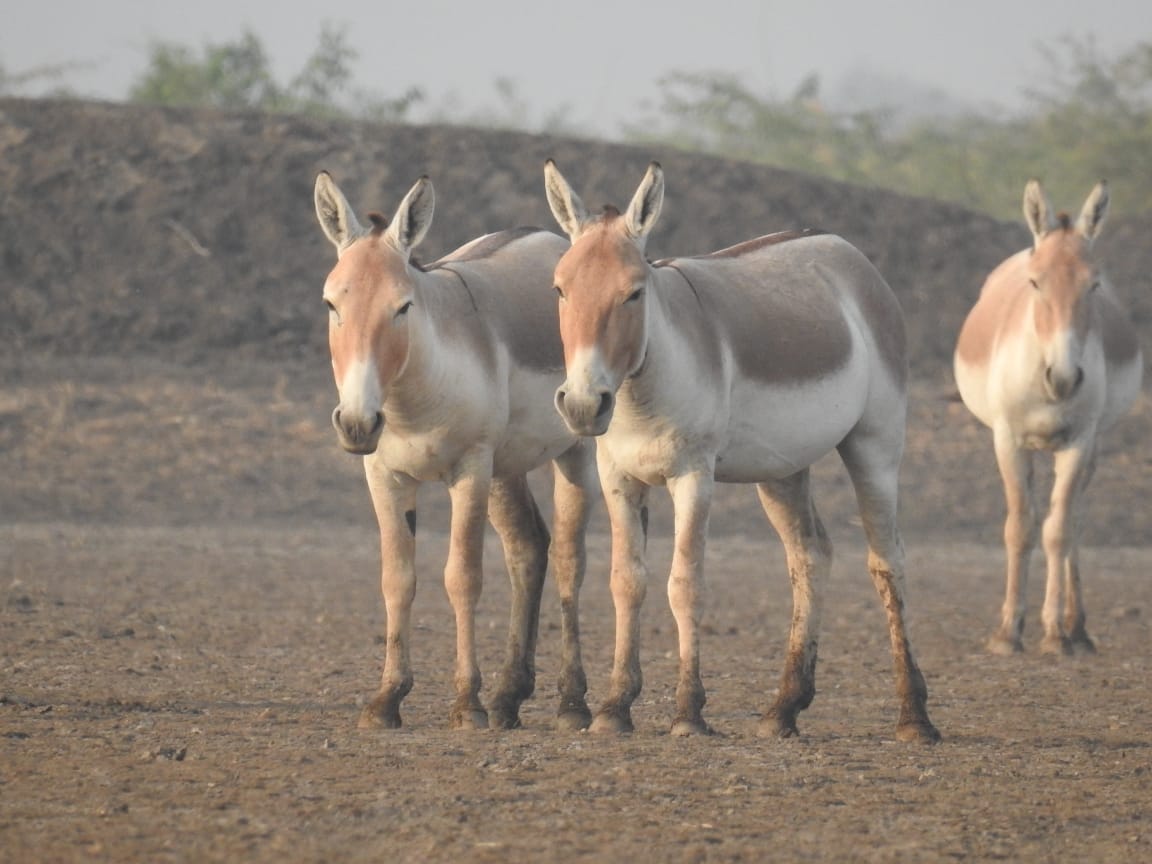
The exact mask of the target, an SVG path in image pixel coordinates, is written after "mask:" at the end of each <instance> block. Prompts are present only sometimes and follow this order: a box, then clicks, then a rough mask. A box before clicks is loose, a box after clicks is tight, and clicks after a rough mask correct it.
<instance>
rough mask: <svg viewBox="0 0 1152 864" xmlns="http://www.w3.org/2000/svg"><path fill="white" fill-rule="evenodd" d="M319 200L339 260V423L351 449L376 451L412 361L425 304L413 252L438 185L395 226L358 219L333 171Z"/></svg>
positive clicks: (335, 336) (405, 205)
mask: <svg viewBox="0 0 1152 864" xmlns="http://www.w3.org/2000/svg"><path fill="white" fill-rule="evenodd" d="M315 198H316V217H317V218H318V219H319V220H320V227H321V228H322V229H324V234H325V235H326V236H327V237H328V239H329V240H331V241H332V244H333V245H334V246H335V247H336V257H337V260H336V266H335V267H334V268H333V269H332V272H331V273H329V274H328V279H327V280H326V281H325V283H324V303H325V305H326V306H327V307H328V347H329V350H330V351H331V354H332V372H333V374H334V375H335V377H336V388H337V390H338V392H339V394H340V402H339V404H338V405H337V406H336V409H335V410H334V411H333V412H332V425H333V426H334V427H335V428H336V435H337V436H338V438H339V440H340V446H342V447H343V448H344V449H345V450H347V451H348V452H350V453H360V454H367V453H372V452H374V451H375V450H376V445H377V443H378V442H379V440H380V433H381V432H382V431H383V430H384V402H385V400H386V399H387V394H388V389H389V387H390V386H391V385H392V383H393V382H394V381H395V380H396V379H397V378H398V377H399V376H400V375H401V374H403V372H404V367H405V364H406V363H407V361H408V352H409V339H410V326H411V319H412V318H413V316H414V315H416V314H418V310H417V309H416V308H415V305H416V304H418V303H419V298H418V296H417V290H416V281H415V279H414V265H413V264H412V260H411V258H412V249H413V248H414V247H415V246H417V245H418V244H419V243H420V241H421V240H422V239H424V235H425V234H426V233H427V231H428V227H429V225H431V223H432V211H433V207H434V204H435V198H434V194H433V191H432V183H431V181H429V180H428V178H427V177H422V178H420V179H419V180H417V181H416V184H415V185H414V186H413V187H412V189H411V190H410V191H409V192H408V194H407V195H406V196H404V200H403V201H401V202H400V206H399V207H398V208H397V209H396V215H395V216H394V217H393V218H392V221H391V222H388V221H387V220H386V219H385V218H384V217H383V216H381V215H380V214H378V213H374V214H372V215H371V216H370V217H369V221H370V222H371V223H372V227H371V228H364V227H362V226H361V225H360V223H359V222H357V221H356V216H355V215H354V214H353V212H352V208H351V207H350V206H349V205H348V200H347V199H346V198H345V197H344V194H343V193H342V192H341V191H340V188H339V187H338V186H337V185H336V182H335V181H334V180H333V179H332V177H331V176H330V175H329V174H328V172H326V171H324V172H321V173H320V175H319V176H318V177H317V178H316V195H315Z"/></svg>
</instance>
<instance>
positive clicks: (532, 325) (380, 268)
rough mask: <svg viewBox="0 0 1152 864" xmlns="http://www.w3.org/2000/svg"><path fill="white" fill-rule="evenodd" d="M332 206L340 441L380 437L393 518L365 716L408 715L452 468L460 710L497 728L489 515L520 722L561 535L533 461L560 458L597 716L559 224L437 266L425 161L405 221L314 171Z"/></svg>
mask: <svg viewBox="0 0 1152 864" xmlns="http://www.w3.org/2000/svg"><path fill="white" fill-rule="evenodd" d="M315 201H316V215H317V217H318V218H319V220H320V226H321V228H323V229H324V233H325V234H326V235H327V237H328V239H329V240H331V241H332V243H333V244H334V245H335V247H336V252H337V263H336V266H335V268H334V269H333V270H332V272H331V273H330V274H329V276H328V279H327V281H326V282H325V284H324V302H325V304H326V305H327V307H328V313H329V327H328V342H329V347H330V349H331V354H332V371H333V373H334V374H335V378H336V386H337V389H338V390H339V396H340V402H339V404H338V405H337V407H336V409H335V411H333V413H332V425H333V426H335V428H336V434H337V437H338V439H339V441H340V444H341V446H342V447H343V448H344V449H345V450H347V451H349V452H350V453H358V454H363V455H364V457H365V458H364V471H365V474H366V476H367V479H368V488H369V491H370V492H371V496H372V502H373V505H374V507H375V510H376V517H377V519H378V521H379V523H380V551H381V562H382V576H381V587H382V589H383V594H384V604H385V610H386V613H387V641H386V644H385V655H384V673H383V678H382V681H381V684H380V690H379V692H378V693H377V694H376V695H375V697H373V698H372V700H371V701H370V702H369V703H368V704H367V705H366V706H365V707H364V710H363V712H362V713H361V716H360V726H361V727H362V728H363V727H374V726H381V727H386V728H395V727H398V726H400V722H401V721H400V702H401V700H403V698H404V697H405V696H406V695H407V694H408V692H409V690H411V688H412V670H411V666H410V662H409V651H410V648H409V644H410V637H411V607H412V599H413V594H414V592H415V587H416V584H415V583H416V577H415V573H414V570H413V556H414V552H415V535H416V492H417V489H418V487H419V486H420V485H421V484H422V483H425V482H431V481H439V482H443V483H444V484H446V485H447V487H448V492H449V495H450V498H451V505H452V518H451V539H450V543H449V551H448V561H447V566H446V568H445V571H444V583H445V587H446V588H447V592H448V596H449V599H450V600H451V603H452V607H453V609H454V611H455V614H456V669H455V686H456V700H455V703H454V705H453V707H452V711H451V714H450V722H451V724H452V725H453V726H454V727H466V728H483V727H485V726H486V725H487V723H488V716H487V714H486V712H485V710H484V708H483V706H482V705H481V703H480V700H479V695H478V694H479V690H480V684H481V678H480V670H479V666H478V664H477V660H476V644H475V612H476V604H477V601H478V600H479V597H480V590H481V582H482V573H481V557H482V553H483V543H484V530H485V526H484V523H485V517H487V518H488V519H489V520H491V522H492V525H493V526H494V527H495V528H496V531H497V533H498V534H499V535H500V539H501V541H502V542H503V545H504V555H505V560H506V562H507V565H508V571H509V575H510V577H511V580H512V598H513V599H512V610H511V620H510V622H509V631H508V655H507V660H506V663H505V666H504V670H503V673H502V675H501V678H500V682H499V685H498V687H497V689H496V693H495V696H494V698H493V699H492V701H491V704H490V708H491V711H492V715H493V717H492V720H493V723H494V725H496V726H499V727H503V728H510V727H514V726H517V725H519V717H518V711H519V707H520V704H521V702H522V701H523V700H524V699H525V698H527V697H528V696H530V695H531V694H532V692H533V689H534V686H535V674H536V673H535V652H536V639H537V624H538V617H539V610H540V597H541V592H542V588H543V583H544V575H545V570H546V568H547V565H548V558H549V536H548V529H547V527H546V526H545V524H544V522H543V520H542V518H541V515H540V511H539V510H538V509H537V506H536V503H535V501H534V500H533V497H532V493H531V491H530V489H529V486H528V482H527V478H526V476H525V475H526V473H527V472H528V471H529V470H530V469H532V468H535V467H536V466H538V465H541V464H543V463H545V462H547V461H549V460H551V461H552V462H553V464H554V476H555V496H554V498H555V500H554V503H555V520H554V525H553V528H554V531H555V535H556V536H555V538H553V540H552V546H551V559H552V566H553V568H554V571H555V574H556V580H557V584H558V586H559V593H560V598H561V605H562V616H563V617H562V631H563V634H562V638H563V659H562V661H561V662H562V669H561V674H560V682H559V689H560V697H561V698H560V708H559V715H558V723H559V724H560V725H561V726H562V727H569V728H582V727H584V726H586V725H587V724H588V722H589V721H590V719H591V713H590V712H589V710H588V707H587V704H586V703H585V700H584V694H585V690H586V683H585V677H584V670H583V667H582V664H581V658H580V642H579V627H578V596H579V590H580V585H581V582H582V580H583V576H584V566H585V548H584V529H585V527H586V525H587V519H588V506H589V499H588V495H589V492H590V491H593V492H594V490H595V483H596V478H595V468H594V463H593V459H592V454H591V448H590V447H588V446H587V445H586V444H584V443H582V442H581V441H580V440H579V439H578V438H577V437H576V436H574V435H573V434H571V433H570V432H569V431H568V430H567V429H566V428H565V427H564V424H563V423H562V422H560V418H558V417H557V416H556V412H555V411H554V410H553V408H552V405H551V397H552V392H553V391H554V390H555V388H556V385H557V384H558V383H559V382H560V381H561V380H562V375H563V362H564V360H563V353H562V350H561V346H560V340H559V335H558V325H557V320H556V309H555V304H554V303H552V302H550V301H549V300H548V298H547V296H544V292H542V291H541V290H540V289H541V285H545V286H546V285H547V284H548V281H549V280H550V279H551V278H552V270H553V267H554V265H555V263H556V261H557V260H558V259H559V257H560V254H561V253H562V252H563V250H564V249H565V248H566V245H567V244H566V243H565V242H564V240H563V239H562V238H560V237H558V236H557V235H555V234H553V233H551V232H547V231H541V230H537V229H516V230H513V231H504V232H499V233H495V234H488V235H486V236H483V237H480V238H479V239H476V240H473V241H472V242H470V243H468V244H466V245H464V246H462V247H461V248H460V249H457V250H456V251H455V252H453V253H452V254H450V255H448V256H446V257H445V258H443V259H441V260H440V261H438V262H436V263H435V264H432V265H430V266H428V267H421V266H419V265H417V264H416V263H415V262H414V261H413V260H412V250H413V248H414V247H415V246H417V245H418V244H419V243H420V241H421V240H422V239H423V237H424V235H425V233H426V232H427V230H428V227H429V225H430V224H431V221H432V212H433V205H434V196H433V190H432V184H431V182H430V181H429V180H428V178H426V177H425V178H421V179H420V180H418V181H417V182H416V184H415V185H414V186H413V187H412V189H411V190H410V191H409V192H408V194H407V195H406V196H405V198H404V200H403V201H402V202H401V203H400V206H399V207H398V208H397V210H396V214H395V216H394V217H393V219H392V221H391V222H388V221H387V220H386V219H385V218H384V217H383V216H381V215H380V214H378V213H374V214H372V215H371V216H370V217H369V221H370V223H371V227H370V228H364V227H361V225H360V224H359V223H358V222H357V220H356V217H355V215H354V214H353V212H352V209H351V207H350V206H349V204H348V202H347V200H346V199H345V197H344V195H343V193H342V192H341V191H340V189H339V188H338V187H337V185H336V183H335V182H334V181H333V180H332V178H331V177H330V176H329V175H328V174H327V173H321V174H320V175H319V176H318V177H317V178H316V191H315Z"/></svg>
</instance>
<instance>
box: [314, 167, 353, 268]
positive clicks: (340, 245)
mask: <svg viewBox="0 0 1152 864" xmlns="http://www.w3.org/2000/svg"><path fill="white" fill-rule="evenodd" d="M314 198H315V202H316V218H317V219H319V220H320V227H321V228H323V229H324V234H325V236H326V237H327V238H328V239H329V240H331V241H332V245H333V246H335V247H336V254H337V255H339V254H340V253H341V252H343V251H344V249H345V248H346V247H347V246H348V244H349V243H351V242H352V241H353V240H355V239H356V238H357V237H359V236H360V235H361V234H363V233H364V229H363V228H361V227H360V223H359V222H357V221H356V214H355V213H353V212H352V208H351V206H349V204H348V199H347V198H345V197H344V193H343V192H341V191H340V187H339V186H337V185H336V181H335V180H333V179H332V175H331V174H329V173H328V172H327V171H321V172H320V173H319V174H317V175H316V192H315V195H314Z"/></svg>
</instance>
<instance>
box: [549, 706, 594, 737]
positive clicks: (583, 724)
mask: <svg viewBox="0 0 1152 864" xmlns="http://www.w3.org/2000/svg"><path fill="white" fill-rule="evenodd" d="M591 724H592V712H591V711H589V710H588V706H587V705H570V706H566V707H564V708H561V709H560V711H559V713H558V714H557V715H556V728H557V729H558V730H560V731H561V732H580V731H582V730H584V729H587V728H588V727H589V726H590V725H591Z"/></svg>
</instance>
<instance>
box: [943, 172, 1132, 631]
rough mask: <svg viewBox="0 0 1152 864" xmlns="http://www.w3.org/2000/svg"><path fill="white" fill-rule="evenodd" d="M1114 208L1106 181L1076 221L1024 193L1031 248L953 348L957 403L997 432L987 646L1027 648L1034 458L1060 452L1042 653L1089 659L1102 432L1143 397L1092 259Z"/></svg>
mask: <svg viewBox="0 0 1152 864" xmlns="http://www.w3.org/2000/svg"><path fill="white" fill-rule="evenodd" d="M1107 211H1108V189H1107V186H1106V185H1105V184H1104V183H1103V182H1101V183H1100V184H1098V185H1097V186H1096V188H1095V189H1093V190H1092V193H1091V194H1090V195H1089V196H1088V200H1087V201H1086V202H1085V203H1084V207H1083V209H1082V210H1081V212H1080V216H1079V218H1077V220H1076V222H1075V223H1073V222H1072V221H1071V218H1070V217H1069V216H1068V214H1066V213H1059V214H1056V213H1054V212H1053V210H1052V206H1051V204H1050V203H1049V201H1048V198H1047V196H1046V195H1045V194H1044V190H1043V189H1042V188H1041V186H1040V184H1039V183H1038V182H1037V181H1035V180H1032V181H1031V182H1029V183H1028V185H1027V187H1026V188H1025V190H1024V218H1025V220H1026V221H1027V223H1028V227H1029V228H1030V229H1031V230H1032V237H1033V245H1032V248H1031V249H1025V250H1024V251H1022V252H1019V253H1017V254H1015V255H1013V256H1012V257H1010V258H1008V259H1007V260H1006V261H1004V262H1003V263H1002V264H1000V266H999V267H997V268H996V269H995V270H993V271H992V274H991V275H990V276H989V277H988V279H987V281H986V282H985V283H984V287H983V289H982V290H981V292H980V297H979V299H978V300H977V301H976V305H975V306H974V307H973V308H972V311H971V312H970V313H969V315H968V318H967V320H966V321H965V322H964V326H963V328H962V329H961V331H960V337H959V340H958V342H957V345H956V354H955V358H954V368H955V373H956V384H957V385H958V387H959V389H960V396H961V397H962V398H963V400H964V404H965V405H967V406H968V408H969V410H971V412H972V413H973V414H975V415H976V417H978V418H979V419H980V420H981V421H982V422H983V423H985V424H986V425H988V426H990V427H991V428H992V443H993V445H994V447H995V450H996V462H997V464H998V465H999V467H1000V474H1001V477H1002V478H1003V480H1004V496H1005V499H1006V501H1007V510H1008V516H1007V519H1006V520H1005V523H1004V545H1005V547H1006V552H1007V559H1008V561H1007V565H1008V566H1007V569H1008V576H1007V592H1006V595H1005V598H1004V607H1003V610H1002V611H1001V616H1000V628H999V629H998V630H997V631H996V633H995V635H993V636H992V638H991V640H990V641H989V643H988V647H989V650H991V651H994V652H996V653H1001V654H1007V653H1012V652H1016V651H1021V650H1023V642H1022V639H1021V637H1022V635H1023V631H1024V609H1025V583H1026V581H1027V578H1028V559H1029V557H1030V555H1031V553H1032V549H1033V547H1034V546H1035V543H1036V533H1037V532H1036V528H1037V516H1036V511H1035V506H1034V503H1033V499H1032V452H1033V451H1035V450H1051V451H1052V452H1053V457H1054V482H1053V485H1052V497H1051V501H1050V503H1049V507H1048V515H1047V516H1046V517H1045V518H1044V522H1043V528H1042V531H1041V540H1042V542H1043V546H1044V555H1045V558H1046V559H1047V568H1048V579H1047V588H1046V591H1045V596H1044V609H1043V612H1042V614H1041V621H1042V623H1043V625H1044V638H1043V641H1042V642H1041V650H1042V651H1045V652H1054V653H1065V654H1069V653H1073V652H1078V651H1082V652H1091V651H1094V650H1095V645H1094V643H1093V641H1092V639H1091V638H1090V637H1089V635H1088V632H1087V630H1086V629H1085V627H1084V620H1085V615H1084V601H1083V597H1082V594H1081V588H1080V562H1079V555H1078V549H1077V546H1078V540H1079V532H1080V514H1081V512H1082V510H1083V506H1082V501H1083V495H1084V492H1085V490H1086V489H1087V487H1088V482H1089V480H1091V478H1092V473H1093V471H1094V470H1095V467H1096V460H1097V457H1098V454H1099V450H1100V435H1101V433H1103V432H1104V430H1106V429H1107V428H1108V427H1110V426H1112V425H1113V424H1114V423H1115V422H1116V421H1117V420H1118V419H1119V418H1120V417H1122V416H1123V415H1124V414H1125V413H1126V412H1127V411H1128V408H1129V407H1130V406H1131V404H1132V402H1133V400H1134V399H1135V397H1136V394H1137V393H1138V392H1139V390H1140V379H1141V373H1142V370H1143V361H1142V360H1141V356H1140V349H1139V346H1138V345H1137V341H1136V334H1135V332H1134V331H1133V328H1132V326H1131V324H1129V322H1128V319H1127V315H1126V314H1125V312H1124V310H1123V309H1122V308H1121V305H1120V303H1119V302H1118V300H1117V298H1116V295H1115V294H1114V293H1113V291H1112V287H1111V286H1110V285H1109V284H1108V282H1107V280H1106V279H1105V277H1104V274H1103V273H1102V272H1101V270H1100V266H1099V264H1098V263H1097V261H1096V260H1095V257H1094V256H1093V254H1092V243H1093V241H1094V240H1095V239H1096V237H1097V236H1098V235H1099V233H1100V228H1101V226H1102V224H1103V222H1104V217H1105V215H1106V213H1107Z"/></svg>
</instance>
